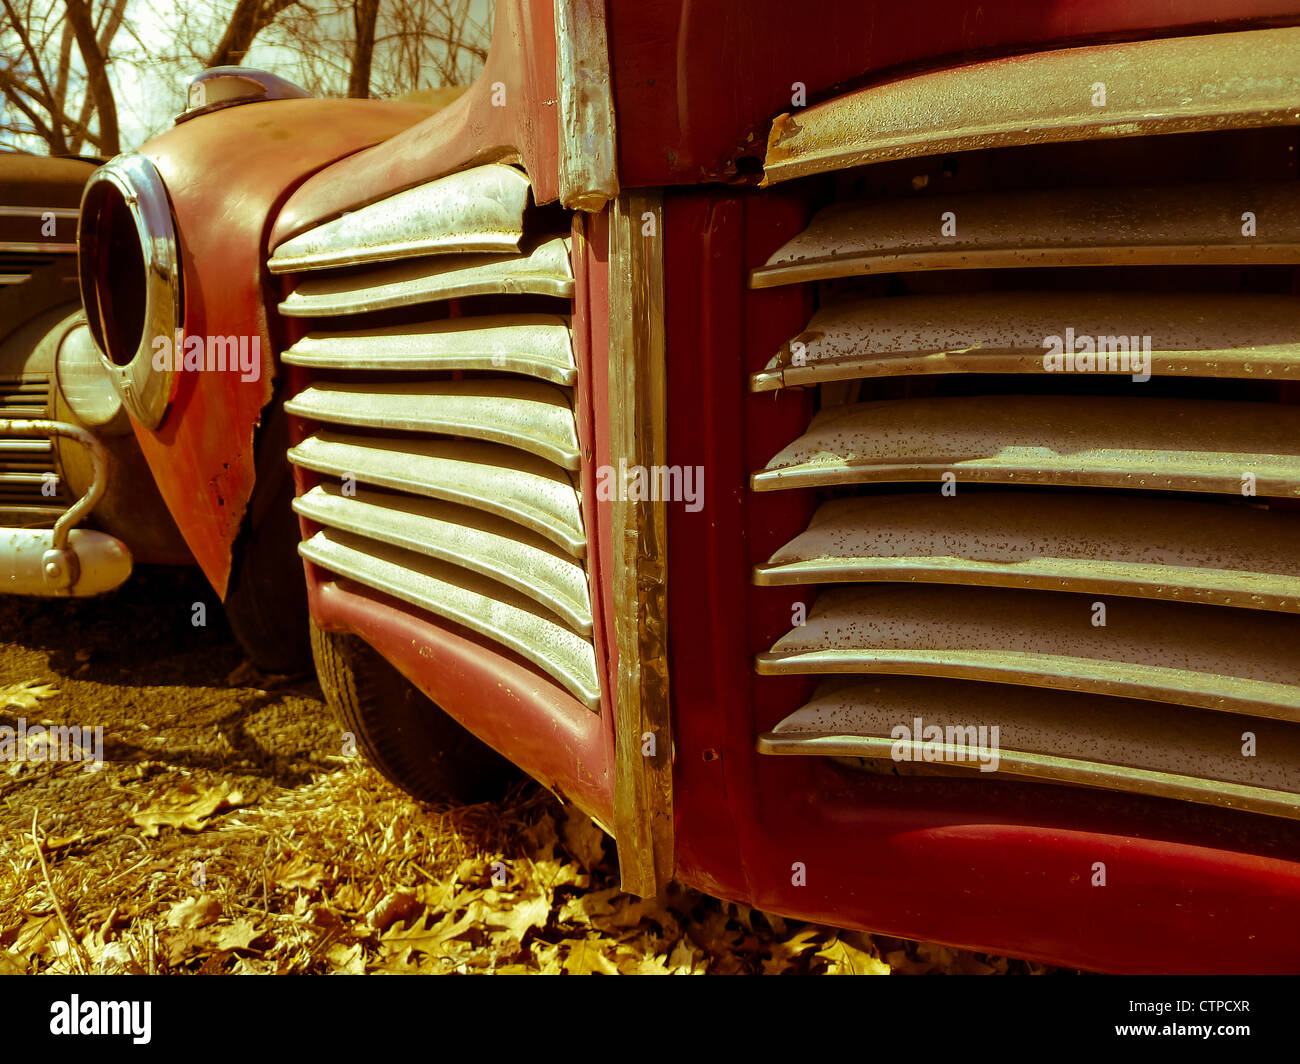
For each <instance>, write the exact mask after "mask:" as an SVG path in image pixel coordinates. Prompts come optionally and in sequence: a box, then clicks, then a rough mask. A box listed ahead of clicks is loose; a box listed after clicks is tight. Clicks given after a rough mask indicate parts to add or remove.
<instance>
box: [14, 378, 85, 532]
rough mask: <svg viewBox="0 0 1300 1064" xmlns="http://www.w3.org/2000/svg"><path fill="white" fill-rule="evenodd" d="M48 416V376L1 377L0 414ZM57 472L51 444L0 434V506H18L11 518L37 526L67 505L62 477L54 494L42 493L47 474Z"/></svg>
mask: <svg viewBox="0 0 1300 1064" xmlns="http://www.w3.org/2000/svg"><path fill="white" fill-rule="evenodd" d="M49 416H50V382H49V379H48V378H47V377H44V376H34V375H27V376H22V377H0V418H21V419H27V418H45V417H49ZM51 473H53V474H54V475H55V476H56V478H57V476H58V465H57V462H56V458H55V454H54V444H53V443H52V442H51V441H50V440H48V439H40V438H37V437H31V436H27V437H0V508H3V509H10V510H14V509H18V510H21V511H22V512H21V513H20V514H15V515H14V517H13V518H12V519H16V520H18V521H20V523H22V524H26V525H33V526H40V525H44V524H47V523H49V521H51V520H53V519H54V518H55V517H57V516H58V515H59V514H60V513H62V512H63V510H64V508H65V506H66V505H67V502H68V499H67V497H66V493H65V491H64V489H63V485H62V481H61V480H57V479H56V481H55V490H56V494H54V495H53V496H50V495H45V494H42V492H41V488H42V486H43V485H44V484H45V483H46V479H47V475H48V474H51Z"/></svg>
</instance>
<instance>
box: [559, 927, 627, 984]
mask: <svg viewBox="0 0 1300 1064" xmlns="http://www.w3.org/2000/svg"><path fill="white" fill-rule="evenodd" d="M599 941H600V940H599V939H598V938H596V936H594V935H593V936H591V937H590V938H589V939H580V940H577V941H575V940H573V939H566V940H565V941H564V942H563V943H561V944H562V945H567V946H568V947H569V955H568V956H567V957H565V958H564V966H563V967H564V970H565V971H566V972H568V973H569V974H570V975H618V968H617V966H615V965H614V964H613V963H611V962H610V961H609V960H608V958H606V957H605V955H604V954H602V953H601V952H600V947H599V945H598V943H599Z"/></svg>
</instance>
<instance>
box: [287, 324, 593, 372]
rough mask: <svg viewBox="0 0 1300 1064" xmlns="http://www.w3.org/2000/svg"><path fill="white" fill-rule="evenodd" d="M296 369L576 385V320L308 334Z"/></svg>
mask: <svg viewBox="0 0 1300 1064" xmlns="http://www.w3.org/2000/svg"><path fill="white" fill-rule="evenodd" d="M284 361H285V362H287V363H289V364H290V365H292V366H307V367H309V368H312V369H330V370H335V369H342V370H434V371H441V370H495V371H498V372H502V373H523V374H527V375H529V376H532V377H541V378H542V379H543V380H548V381H552V382H553V383H555V384H562V385H572V384H573V383H574V381H575V380H576V379H577V375H578V374H577V369H576V368H575V366H574V362H573V345H572V343H571V341H570V337H569V322H568V319H567V318H564V317H561V316H560V315H558V314H493V315H484V316H481V317H472V318H449V319H447V320H445V321H431V322H419V323H417V324H413V325H392V326H388V327H386V328H381V329H357V330H354V331H349V332H330V333H308V334H307V335H306V336H304V337H303V338H302V339H301V340H299V341H298V342H297V343H296V344H294V345H293V346H292V347H291V348H289V349H288V350H287V351H285V353H284Z"/></svg>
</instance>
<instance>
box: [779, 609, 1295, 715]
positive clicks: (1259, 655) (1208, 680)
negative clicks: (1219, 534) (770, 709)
mask: <svg viewBox="0 0 1300 1064" xmlns="http://www.w3.org/2000/svg"><path fill="white" fill-rule="evenodd" d="M1094 603H1095V600H1094V597H1093V596H1091V595H1067V594H1055V593H1049V592H1046V591H1009V590H1003V589H995V588H948V587H927V586H916V587H897V586H887V585H875V586H865V587H839V588H828V589H826V590H823V591H822V592H821V593H820V594H819V595H818V597H817V601H816V604H815V605H814V607H813V609H812V610H811V611H810V612H809V614H808V618H807V623H806V624H804V625H803V626H801V627H797V628H794V629H792V630H791V631H790V632H789V633H788V634H787V635H785V636H783V637H782V638H781V639H780V640H778V641H777V643H776V644H775V645H774V646H773V647H772V649H771V651H769V652H767V653H764V654H760V655H759V656H758V659H757V667H758V671H759V672H760V673H768V674H777V673H875V672H883V673H904V674H910V675H914V676H945V677H950V678H953V679H966V680H984V681H990V682H994V683H1000V684H1020V685H1026V686H1030V687H1046V688H1055V689H1063V690H1074V691H1086V692H1092V693H1094V694H1105V695H1118V696H1122V697H1126V698H1138V699H1144V700H1149V701H1156V702H1173V703H1176V704H1180V705H1188V706H1199V707H1200V708H1202V709H1213V710H1219V711H1222V712H1228V713H1242V714H1248V715H1252V716H1259V717H1270V718H1274V719H1278V720H1290V721H1300V618H1297V617H1292V616H1280V615H1277V614H1269V613H1255V612H1250V611H1245V610H1220V609H1216V608H1215V607H1213V606H1194V605H1187V604H1181V603H1180V604H1173V603H1167V602H1149V601H1143V600H1140V599H1133V600H1127V601H1125V602H1124V603H1123V604H1122V606H1121V604H1118V603H1112V604H1111V605H1110V608H1109V610H1107V612H1106V614H1105V615H1104V617H1103V619H1104V621H1105V624H1104V625H1099V624H1097V623H1096V620H1097V618H1098V616H1099V615H1098V612H1097V608H1096V606H1095V604H1094ZM1103 606H1105V603H1103Z"/></svg>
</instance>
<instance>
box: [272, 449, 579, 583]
mask: <svg viewBox="0 0 1300 1064" xmlns="http://www.w3.org/2000/svg"><path fill="white" fill-rule="evenodd" d="M289 460H290V461H291V462H292V463H294V464H295V465H300V466H303V467H304V468H306V469H311V470H314V471H316V472H318V473H325V474H327V475H330V476H336V477H354V478H356V480H358V481H360V482H361V483H363V484H373V485H376V486H378V487H383V488H390V489H392V490H394V491H408V492H411V493H413V494H416V495H423V496H427V497H430V498H435V499H444V500H446V501H448V502H455V503H460V504H462V505H464V506H470V507H473V508H475V509H479V510H484V511H486V512H487V513H491V514H496V515H497V516H498V517H504V518H506V519H507V520H510V521H514V522H516V523H517V524H520V525H523V526H524V527H525V528H530V529H532V530H533V531H535V532H538V533H540V534H541V535H543V536H545V537H546V538H547V539H549V540H550V541H551V542H552V543H555V544H558V545H559V546H561V547H563V548H564V549H565V550H566V551H568V552H569V553H570V554H572V555H573V556H574V557H575V558H581V557H583V556H584V555H585V552H586V542H587V541H586V537H585V535H584V534H583V531H582V514H581V510H580V508H579V503H578V493H577V490H576V489H575V488H574V486H573V483H572V481H571V480H570V479H569V477H568V476H567V475H565V474H564V473H563V472H562V471H561V470H560V469H558V468H557V467H556V466H555V465H553V464H552V463H550V462H546V461H544V460H542V459H540V458H536V457H534V456H531V455H528V454H525V453H523V452H519V451H514V450H511V449H510V448H506V447H501V446H499V445H497V444H492V443H474V442H469V441H461V440H436V441H434V440H431V441H421V440H409V439H370V438H366V439H360V438H357V437H347V436H341V435H337V434H333V433H318V434H316V435H315V436H312V437H309V438H308V439H305V440H303V441H302V443H300V444H298V445H296V446H295V447H293V448H292V449H290V451H289Z"/></svg>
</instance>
